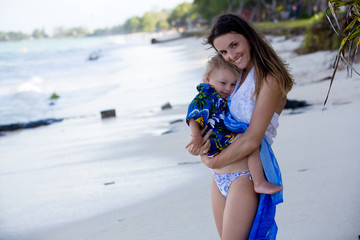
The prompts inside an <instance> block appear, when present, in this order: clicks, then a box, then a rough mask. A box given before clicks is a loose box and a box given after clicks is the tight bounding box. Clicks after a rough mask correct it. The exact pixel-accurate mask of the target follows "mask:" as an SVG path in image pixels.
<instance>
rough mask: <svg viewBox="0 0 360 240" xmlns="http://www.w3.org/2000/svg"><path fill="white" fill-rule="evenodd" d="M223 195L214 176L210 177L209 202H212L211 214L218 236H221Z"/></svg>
mask: <svg viewBox="0 0 360 240" xmlns="http://www.w3.org/2000/svg"><path fill="white" fill-rule="evenodd" d="M225 201H226V199H225V197H224V196H223V195H222V194H221V192H220V190H219V188H218V186H217V184H216V182H215V180H214V178H212V181H211V203H212V209H213V214H214V218H215V224H216V228H217V231H218V233H219V236H220V237H221V234H222V232H221V231H222V227H223V215H224V209H225Z"/></svg>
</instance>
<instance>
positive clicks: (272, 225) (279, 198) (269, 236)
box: [225, 113, 283, 240]
mask: <svg viewBox="0 0 360 240" xmlns="http://www.w3.org/2000/svg"><path fill="white" fill-rule="evenodd" d="M225 125H226V127H227V128H228V129H229V130H231V131H233V132H235V133H244V132H245V131H246V130H247V128H248V127H249V124H247V123H242V122H238V121H237V120H235V119H234V118H233V117H232V116H231V114H230V113H228V115H227V116H226V117H225ZM260 158H261V163H262V165H263V169H264V172H265V177H266V179H267V181H269V182H271V183H273V184H275V185H278V186H282V180H281V172H280V168H279V165H278V163H277V160H276V158H275V155H274V153H273V151H272V149H271V146H270V144H269V143H268V142H267V141H266V140H265V138H263V140H262V142H261V149H260ZM282 202H283V191H282V190H281V191H280V192H277V193H274V194H272V195H269V194H260V199H259V205H258V209H257V212H256V216H255V219H254V222H253V225H252V228H251V232H250V236H249V240H255V239H256V240H265V239H266V240H273V239H276V234H277V230H278V228H277V225H276V222H275V213H276V205H277V204H279V203H282Z"/></svg>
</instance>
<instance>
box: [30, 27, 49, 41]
mask: <svg viewBox="0 0 360 240" xmlns="http://www.w3.org/2000/svg"><path fill="white" fill-rule="evenodd" d="M32 37H33V38H35V39H42V38H48V37H49V36H48V35H47V34H46V33H45V30H44V29H42V30H39V29H35V30H34V31H33V33H32Z"/></svg>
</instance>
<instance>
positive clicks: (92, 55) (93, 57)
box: [88, 50, 101, 61]
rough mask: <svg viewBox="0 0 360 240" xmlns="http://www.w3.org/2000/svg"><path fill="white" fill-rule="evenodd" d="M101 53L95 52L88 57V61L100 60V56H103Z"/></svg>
mask: <svg viewBox="0 0 360 240" xmlns="http://www.w3.org/2000/svg"><path fill="white" fill-rule="evenodd" d="M100 53H101V51H100V50H97V51H94V52H92V53H90V55H89V57H88V60H89V61H94V60H98V59H99V57H100V55H101V54H100Z"/></svg>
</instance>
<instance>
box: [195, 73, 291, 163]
mask: <svg viewBox="0 0 360 240" xmlns="http://www.w3.org/2000/svg"><path fill="white" fill-rule="evenodd" d="M284 97H285V96H284V94H283V93H282V92H281V90H280V87H279V85H278V84H277V83H276V81H275V80H274V79H273V78H272V77H268V80H267V81H264V83H263V85H262V87H261V90H260V92H259V95H258V96H257V98H256V102H255V109H254V112H253V115H252V117H251V121H250V124H249V127H248V129H247V131H246V132H245V133H244V134H242V135H240V136H239V137H238V138H237V139H236V140H235V141H233V142H232V143H231V144H230V145H229V146H228V147H227V148H226V149H224V150H223V151H222V152H221V153H220V154H218V155H217V156H215V157H213V158H208V157H207V156H206V155H202V156H201V160H202V161H203V162H204V163H205V165H207V166H208V167H209V168H212V169H217V168H222V167H224V166H226V165H229V164H231V163H234V162H236V161H240V160H242V159H244V158H245V157H247V156H248V155H249V154H250V153H252V152H253V151H255V149H256V148H257V147H259V146H260V144H261V141H262V139H263V137H264V134H265V132H266V129H267V128H268V126H269V124H270V121H271V119H272V117H273V115H274V113H275V112H276V111H278V112H281V110H282V107H283V104H282V103H283V100H284ZM279 106H280V107H279ZM281 106H282V107H281ZM279 108H280V111H279ZM204 146H206V145H204ZM202 154H203V153H202Z"/></svg>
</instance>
